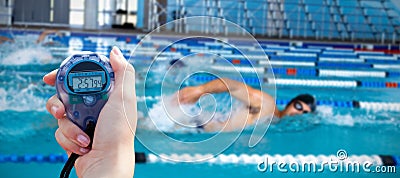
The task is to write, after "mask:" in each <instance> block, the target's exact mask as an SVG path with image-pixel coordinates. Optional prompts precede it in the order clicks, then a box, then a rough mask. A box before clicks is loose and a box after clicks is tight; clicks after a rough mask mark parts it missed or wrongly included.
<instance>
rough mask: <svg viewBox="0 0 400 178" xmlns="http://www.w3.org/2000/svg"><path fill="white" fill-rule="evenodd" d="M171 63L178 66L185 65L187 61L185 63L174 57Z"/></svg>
mask: <svg viewBox="0 0 400 178" xmlns="http://www.w3.org/2000/svg"><path fill="white" fill-rule="evenodd" d="M169 65H171V66H173V65H175V66H176V67H185V66H186V65H185V63H183V62H182V61H180V60H179V59H173V60H171V61H170V62H169Z"/></svg>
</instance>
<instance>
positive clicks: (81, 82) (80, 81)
mask: <svg viewBox="0 0 400 178" xmlns="http://www.w3.org/2000/svg"><path fill="white" fill-rule="evenodd" d="M68 77H69V79H68V80H69V85H70V86H72V89H73V91H74V92H96V91H101V90H102V88H103V85H104V84H105V82H106V80H105V74H104V72H103V71H96V72H77V73H70V74H69V76H68Z"/></svg>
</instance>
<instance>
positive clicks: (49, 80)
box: [43, 69, 58, 86]
mask: <svg viewBox="0 0 400 178" xmlns="http://www.w3.org/2000/svg"><path fill="white" fill-rule="evenodd" d="M57 71H58V69H56V70H53V71H51V72H50V73H48V74H46V75H45V76H44V77H43V82H44V83H46V84H47V85H51V86H54V84H55V83H56V75H57Z"/></svg>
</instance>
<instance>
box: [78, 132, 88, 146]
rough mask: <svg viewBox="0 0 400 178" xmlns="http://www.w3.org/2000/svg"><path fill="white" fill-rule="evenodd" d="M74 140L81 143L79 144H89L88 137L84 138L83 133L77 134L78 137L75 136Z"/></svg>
mask: <svg viewBox="0 0 400 178" xmlns="http://www.w3.org/2000/svg"><path fill="white" fill-rule="evenodd" d="M76 140H78V142H79V143H80V144H81V146H85V147H86V146H88V145H89V139H88V138H86V137H85V136H83V135H78V137H77V138H76Z"/></svg>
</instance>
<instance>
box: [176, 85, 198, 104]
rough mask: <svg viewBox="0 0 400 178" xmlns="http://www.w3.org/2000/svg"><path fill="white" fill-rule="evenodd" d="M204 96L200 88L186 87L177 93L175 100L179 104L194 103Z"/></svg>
mask: <svg viewBox="0 0 400 178" xmlns="http://www.w3.org/2000/svg"><path fill="white" fill-rule="evenodd" d="M203 94H204V92H203V89H202V86H197V87H186V88H184V89H182V90H179V91H178V92H177V99H178V101H179V102H180V103H183V104H189V103H195V102H197V100H199V98H200V97H201V96H202V95H203Z"/></svg>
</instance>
